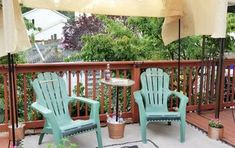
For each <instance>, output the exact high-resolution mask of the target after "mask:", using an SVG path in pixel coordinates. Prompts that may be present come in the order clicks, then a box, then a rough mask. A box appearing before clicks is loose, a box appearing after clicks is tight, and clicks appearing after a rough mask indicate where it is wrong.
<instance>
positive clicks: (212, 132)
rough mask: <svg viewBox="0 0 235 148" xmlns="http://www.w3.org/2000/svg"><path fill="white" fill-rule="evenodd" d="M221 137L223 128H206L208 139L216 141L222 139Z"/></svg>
mask: <svg viewBox="0 0 235 148" xmlns="http://www.w3.org/2000/svg"><path fill="white" fill-rule="evenodd" d="M223 135H224V128H214V127H210V126H208V137H210V138H212V139H216V140H218V139H221V138H223Z"/></svg>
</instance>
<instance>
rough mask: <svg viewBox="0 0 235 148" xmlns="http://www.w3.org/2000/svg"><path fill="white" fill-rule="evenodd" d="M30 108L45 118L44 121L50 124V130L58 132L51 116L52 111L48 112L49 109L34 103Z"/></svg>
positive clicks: (57, 126) (54, 120)
mask: <svg viewBox="0 0 235 148" xmlns="http://www.w3.org/2000/svg"><path fill="white" fill-rule="evenodd" d="M31 107H32V108H33V109H35V110H37V111H38V112H40V113H41V114H42V115H43V116H44V117H45V118H46V120H47V121H48V122H49V123H51V125H53V126H52V129H53V131H58V130H59V125H58V123H57V122H56V119H55V116H54V115H53V113H52V111H50V110H49V109H47V108H46V107H44V106H42V105H40V104H38V103H37V102H34V103H33V104H32V105H31Z"/></svg>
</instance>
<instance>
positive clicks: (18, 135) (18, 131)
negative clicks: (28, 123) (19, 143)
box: [8, 124, 25, 141]
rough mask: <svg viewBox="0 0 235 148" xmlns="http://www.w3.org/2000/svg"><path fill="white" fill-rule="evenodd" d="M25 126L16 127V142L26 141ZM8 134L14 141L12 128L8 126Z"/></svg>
mask: <svg viewBox="0 0 235 148" xmlns="http://www.w3.org/2000/svg"><path fill="white" fill-rule="evenodd" d="M24 127H25V124H19V126H18V128H16V127H15V140H21V139H24V131H25V129H24ZM8 132H9V139H10V140H11V141H12V140H13V137H12V126H11V125H9V126H8Z"/></svg>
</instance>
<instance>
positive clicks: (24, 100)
mask: <svg viewBox="0 0 235 148" xmlns="http://www.w3.org/2000/svg"><path fill="white" fill-rule="evenodd" d="M108 63H109V64H110V69H111V71H112V77H122V78H129V79H133V80H134V81H135V84H134V85H133V86H132V87H130V88H129V87H123V89H122V93H121V96H120V97H119V98H120V111H121V112H122V116H123V117H125V118H131V119H132V120H133V121H134V122H136V121H138V107H137V105H136V103H135V101H134V97H133V92H134V91H135V90H138V89H140V88H141V84H140V79H139V78H140V74H141V72H142V71H143V70H145V69H146V68H149V67H160V68H162V69H164V71H165V72H167V73H168V74H169V75H170V86H169V88H170V89H171V90H177V87H178V86H177V84H178V83H177V74H178V73H177V65H178V62H177V61H118V62H81V63H50V64H47V63H43V64H17V65H16V66H15V70H16V73H15V78H16V82H15V84H16V86H15V89H16V90H17V98H16V99H17V106H18V110H19V111H18V113H19V114H18V116H19V120H20V121H21V122H24V123H26V128H40V127H42V126H43V124H44V121H43V118H42V116H41V115H40V114H38V113H37V112H35V111H33V110H32V108H31V107H30V105H31V104H32V102H34V101H36V96H35V94H34V93H33V90H32V87H31V85H30V82H31V81H33V79H35V78H36V76H37V74H38V73H41V72H56V73H57V74H58V75H60V76H61V77H63V78H64V79H65V80H66V85H67V92H68V95H70V96H71V95H78V96H85V97H88V98H90V99H94V100H97V101H99V102H100V118H101V121H102V122H105V121H106V113H109V114H112V113H113V110H114V103H115V102H113V101H114V100H115V99H113V97H115V94H116V93H115V89H113V88H112V87H110V86H106V85H104V84H101V83H100V79H101V78H103V77H104V70H105V69H106V65H107V64H108ZM180 65H181V67H180V86H179V87H180V90H181V92H182V93H184V94H185V95H187V96H188V98H189V102H188V104H187V111H196V110H197V108H198V102H199V99H201V110H202V111H203V110H208V109H214V108H215V99H216V91H215V90H216V82H217V81H216V80H217V79H216V76H217V73H218V72H217V69H218V68H217V62H216V61H205V62H204V63H203V67H204V70H203V83H202V84H201V83H200V79H201V77H200V76H201V72H202V69H201V67H202V62H201V61H197V60H193V61H192V60H191V61H181V64H180ZM234 67H235V59H230V60H225V61H224V67H223V76H222V80H223V82H222V85H221V86H220V87H221V89H220V90H221V92H222V93H221V96H220V98H221V104H222V105H221V106H222V107H229V106H234V105H235V101H234V99H235V72H234ZM0 85H1V90H0V91H1V92H0V95H1V96H0V97H1V98H0V99H1V100H2V102H3V104H2V105H1V104H0V105H1V106H0V109H1V107H2V108H3V114H4V121H3V123H1V124H0V131H6V130H7V125H8V123H9V120H11V117H10V108H9V97H8V96H9V90H8V85H9V84H8V69H7V65H0ZM201 87H202V89H200V88H201ZM200 90H202V93H200ZM177 106H178V100H177V99H175V98H174V97H170V99H169V108H170V109H174V108H175V107H177ZM69 109H70V112H71V115H72V116H73V118H87V116H88V114H89V107H88V106H86V105H84V104H81V103H77V104H70V106H69ZM0 111H1V110H0Z"/></svg>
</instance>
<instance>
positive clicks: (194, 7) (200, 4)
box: [21, 0, 235, 45]
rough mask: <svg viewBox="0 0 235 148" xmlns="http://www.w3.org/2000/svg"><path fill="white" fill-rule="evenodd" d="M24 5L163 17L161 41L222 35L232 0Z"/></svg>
mask: <svg viewBox="0 0 235 148" xmlns="http://www.w3.org/2000/svg"><path fill="white" fill-rule="evenodd" d="M21 1H22V2H23V4H24V5H25V6H28V7H34V8H47V9H55V10H68V11H79V12H89V13H93V14H106V15H122V16H149V17H166V18H165V21H164V24H163V27H162V37H163V41H164V44H165V45H166V44H169V43H171V42H173V41H175V40H178V33H179V28H178V20H179V19H180V20H181V38H183V37H186V36H191V35H211V36H212V37H215V38H223V37H225V34H226V14H227V6H228V3H229V4H234V3H235V0H47V1H45V0H21Z"/></svg>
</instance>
